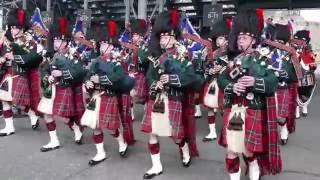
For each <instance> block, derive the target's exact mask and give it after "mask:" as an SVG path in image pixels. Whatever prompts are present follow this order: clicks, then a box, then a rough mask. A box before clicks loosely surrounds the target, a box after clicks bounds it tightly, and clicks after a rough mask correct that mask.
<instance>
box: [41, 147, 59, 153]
mask: <svg viewBox="0 0 320 180" xmlns="http://www.w3.org/2000/svg"><path fill="white" fill-rule="evenodd" d="M59 148H60V146H56V147H50V148H46V147H41V148H40V151H41V152H49V151H53V150H56V149H59Z"/></svg>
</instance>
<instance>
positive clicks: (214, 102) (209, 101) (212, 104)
mask: <svg viewBox="0 0 320 180" xmlns="http://www.w3.org/2000/svg"><path fill="white" fill-rule="evenodd" d="M218 95H219V87H218V83H217V79H214V80H213V81H212V82H211V83H210V84H209V87H208V89H207V91H206V94H205V95H204V98H203V104H204V105H205V106H207V107H209V108H212V109H216V108H218V107H219V104H218Z"/></svg>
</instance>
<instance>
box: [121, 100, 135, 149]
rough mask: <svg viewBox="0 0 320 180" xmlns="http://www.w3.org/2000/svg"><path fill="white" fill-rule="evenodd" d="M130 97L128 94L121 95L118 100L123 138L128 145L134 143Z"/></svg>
mask: <svg viewBox="0 0 320 180" xmlns="http://www.w3.org/2000/svg"><path fill="white" fill-rule="evenodd" d="M131 104H132V97H131V96H130V94H121V95H120V98H119V110H120V112H121V114H120V116H121V124H122V128H123V138H124V139H125V141H126V142H127V143H128V144H129V145H130V144H133V143H134V142H135V139H134V134H133V126H132V116H131Z"/></svg>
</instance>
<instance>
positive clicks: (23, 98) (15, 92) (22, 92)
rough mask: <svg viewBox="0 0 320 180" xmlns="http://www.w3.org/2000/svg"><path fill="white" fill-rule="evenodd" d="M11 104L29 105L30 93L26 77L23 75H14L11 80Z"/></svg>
mask: <svg viewBox="0 0 320 180" xmlns="http://www.w3.org/2000/svg"><path fill="white" fill-rule="evenodd" d="M12 86H13V87H12V97H13V100H12V101H13V104H14V105H17V106H30V104H31V94H30V89H29V84H28V79H27V77H25V76H16V77H15V78H13V81H12Z"/></svg>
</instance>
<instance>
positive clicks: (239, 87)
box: [233, 82, 246, 96]
mask: <svg viewBox="0 0 320 180" xmlns="http://www.w3.org/2000/svg"><path fill="white" fill-rule="evenodd" d="M233 92H234V93H235V94H236V95H237V96H240V95H241V94H243V93H245V92H246V87H245V86H244V85H243V84H242V83H239V82H237V83H235V84H234V85H233Z"/></svg>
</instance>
